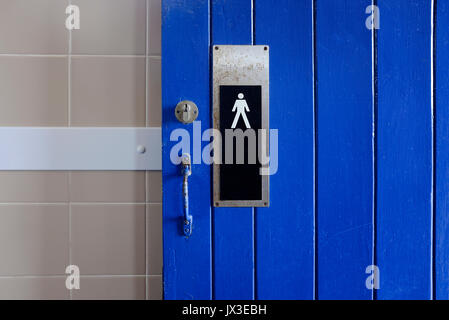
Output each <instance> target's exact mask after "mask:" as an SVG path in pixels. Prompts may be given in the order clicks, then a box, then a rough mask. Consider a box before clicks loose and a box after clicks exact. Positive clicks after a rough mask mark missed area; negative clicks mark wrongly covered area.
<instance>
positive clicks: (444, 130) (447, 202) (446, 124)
mask: <svg viewBox="0 0 449 320" xmlns="http://www.w3.org/2000/svg"><path fill="white" fill-rule="evenodd" d="M435 12H436V43H435V44H436V51H435V54H436V63H435V67H436V82H435V88H436V91H435V98H436V104H435V117H436V126H435V135H436V137H435V142H436V144H435V148H436V150H435V151H436V154H435V159H436V167H435V170H436V171H435V186H436V187H435V200H436V203H435V280H436V281H435V282H436V286H435V298H436V299H439V300H443V299H444V300H447V299H449V215H448V212H449V108H448V107H447V105H448V101H449V72H448V71H449V28H448V26H449V2H447V1H438V2H437V4H436V7H435Z"/></svg>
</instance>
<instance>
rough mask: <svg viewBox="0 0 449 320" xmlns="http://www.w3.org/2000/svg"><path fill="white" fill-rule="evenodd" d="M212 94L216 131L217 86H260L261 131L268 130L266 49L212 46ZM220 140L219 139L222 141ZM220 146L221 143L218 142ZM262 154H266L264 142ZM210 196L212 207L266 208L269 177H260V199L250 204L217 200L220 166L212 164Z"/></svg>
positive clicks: (218, 97)
mask: <svg viewBox="0 0 449 320" xmlns="http://www.w3.org/2000/svg"><path fill="white" fill-rule="evenodd" d="M212 56H213V59H212V61H213V69H212V73H213V76H212V94H213V122H214V129H216V130H220V86H221V85H237V86H238V85H242V86H244V85H261V86H262V129H263V130H266V132H268V129H269V121H270V120H269V113H268V110H269V47H268V46H264V45H260V46H243V45H237V46H229V45H214V46H213V49H212ZM222 139H223V137H222ZM222 143H224V141H223V142H222ZM265 148H266V149H265V150H269V139H266V143H265ZM213 167H214V174H213V177H214V182H213V195H214V203H213V204H214V206H215V207H256V206H265V207H267V206H269V197H270V186H269V183H270V176H269V175H264V176H262V199H261V200H252V201H229V200H228V201H222V200H220V165H219V164H214V166H213Z"/></svg>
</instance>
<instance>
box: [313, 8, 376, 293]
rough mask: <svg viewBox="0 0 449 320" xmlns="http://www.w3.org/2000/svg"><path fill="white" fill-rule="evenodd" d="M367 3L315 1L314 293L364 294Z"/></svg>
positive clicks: (368, 237) (368, 236)
mask: <svg viewBox="0 0 449 320" xmlns="http://www.w3.org/2000/svg"><path fill="white" fill-rule="evenodd" d="M369 4H370V1H365V0H340V1H333V0H319V1H317V2H316V6H317V8H316V10H317V12H316V15H317V18H316V55H317V60H316V61H317V66H316V67H317V74H316V76H317V93H318V94H317V128H316V130H317V135H318V136H317V164H318V168H317V170H318V171H317V172H318V174H317V184H318V185H317V230H318V248H317V250H318V252H317V253H318V259H317V263H318V266H317V268H318V277H317V281H318V283H317V290H318V292H317V293H318V298H319V299H371V298H372V291H371V290H369V289H367V288H366V286H365V280H366V277H367V275H366V274H365V269H366V267H367V266H369V265H371V264H372V258H373V245H372V237H373V236H372V233H373V223H372V221H373V151H372V150H373V149H372V143H373V142H372V132H373V125H372V123H373V97H372V33H371V30H368V29H367V28H366V26H365V20H366V18H367V17H368V15H367V14H365V9H366V7H367V6H368V5H369Z"/></svg>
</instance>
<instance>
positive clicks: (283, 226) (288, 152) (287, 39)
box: [255, 0, 314, 299]
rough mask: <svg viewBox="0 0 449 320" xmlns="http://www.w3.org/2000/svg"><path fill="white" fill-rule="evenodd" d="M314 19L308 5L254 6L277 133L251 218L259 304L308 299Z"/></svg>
mask: <svg viewBox="0 0 449 320" xmlns="http://www.w3.org/2000/svg"><path fill="white" fill-rule="evenodd" d="M312 13H313V11H312V0H306V1H297V0H258V1H256V2H255V22H256V28H255V30H256V32H255V39H256V44H260V45H265V44H267V45H269V46H270V83H271V85H270V128H272V129H278V130H279V131H278V133H279V152H278V172H277V173H276V174H274V175H272V176H271V177H270V192H271V196H270V198H271V204H270V208H257V212H256V249H257V251H256V257H257V259H256V262H257V265H256V272H257V273H256V281H257V282H256V288H257V298H258V299H313V285H314V210H313V208H314V198H313V193H314V183H313V178H314V156H313V152H314V149H313V142H314V129H313V128H314V113H313V112H314V111H313V110H314V108H313V65H312V46H313V39H312ZM272 156H273V155H272Z"/></svg>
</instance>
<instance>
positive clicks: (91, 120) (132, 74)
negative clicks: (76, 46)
mask: <svg viewBox="0 0 449 320" xmlns="http://www.w3.org/2000/svg"><path fill="white" fill-rule="evenodd" d="M71 111H72V112H71V123H72V125H73V126H142V127H144V126H145V58H128V57H126V58H123V57H120V58H117V57H77V58H73V59H72V104H71Z"/></svg>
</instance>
